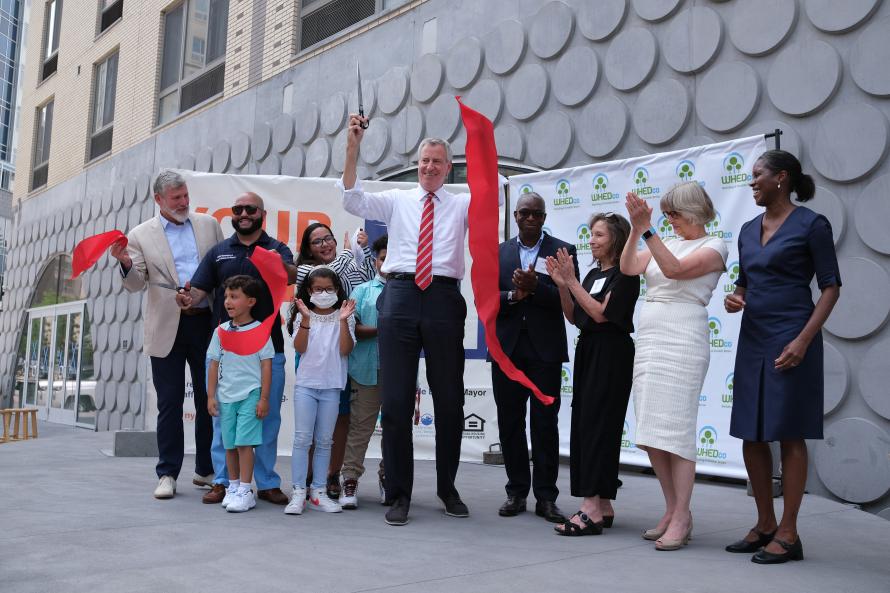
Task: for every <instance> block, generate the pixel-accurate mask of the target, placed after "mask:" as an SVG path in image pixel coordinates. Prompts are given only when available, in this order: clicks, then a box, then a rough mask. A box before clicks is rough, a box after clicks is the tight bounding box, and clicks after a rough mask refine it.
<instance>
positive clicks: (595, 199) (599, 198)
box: [590, 173, 621, 204]
mask: <svg viewBox="0 0 890 593" xmlns="http://www.w3.org/2000/svg"><path fill="white" fill-rule="evenodd" d="M619 199H621V196H619V195H618V194H616V193H614V192H611V191H609V178H608V177H607V176H606V174H605V173H597V174H596V175H594V176H593V193H591V194H590V202H591V203H592V204H602V203H603V202H617V201H618V200H619Z"/></svg>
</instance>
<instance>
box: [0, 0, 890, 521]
mask: <svg viewBox="0 0 890 593" xmlns="http://www.w3.org/2000/svg"><path fill="white" fill-rule="evenodd" d="M30 22H31V23H32V26H31V27H30V30H29V33H28V36H27V47H28V48H29V52H30V56H31V60H30V62H29V64H28V67H27V68H26V69H25V70H24V72H23V86H24V89H23V101H22V118H21V119H22V123H21V132H22V133H21V134H20V139H21V141H20V144H19V158H18V161H17V166H18V173H19V174H18V175H17V176H16V178H15V186H14V187H15V199H16V202H17V208H18V218H17V224H16V227H15V229H14V231H13V241H12V245H11V250H10V254H9V257H8V266H9V273H8V274H7V276H6V278H5V279H4V284H5V288H6V291H7V295H8V297H7V300H8V301H9V304H8V306H6V307H5V310H4V312H3V313H2V314H0V329H2V338H0V385H2V389H3V391H2V395H3V397H5V398H6V401H5V402H4V405H6V404H8V403H10V402H11V403H14V404H16V405H19V404H22V403H25V404H28V405H37V406H39V407H40V408H41V410H42V412H41V413H42V414H43V415H44V416H45V417H47V418H49V419H51V420H55V421H61V422H70V423H76V424H79V425H82V426H89V427H92V428H95V429H97V430H114V429H118V428H121V427H125V428H128V427H141V426H143V424H144V412H145V411H144V409H143V408H144V384H145V381H146V372H147V365H146V363H145V360H143V357H142V356H141V354H140V348H141V336H142V327H141V325H142V312H141V296H140V295H138V294H137V295H131V294H128V293H126V292H123V291H122V289H121V286H120V284H119V282H117V280H116V278H115V277H114V273H113V270H112V269H111V268H112V264H111V263H110V262H109V261H108V260H107V258H106V259H104V260H103V261H101V262H100V264H99V265H98V266H97V268H95V269H94V270H91V271H89V272H87V273H86V274H84V275H83V276H82V277H81V278H80V279H78V280H76V281H69V280H67V277H68V276H70V258H69V257H68V255H67V254H69V253H70V252H71V250H72V248H73V246H74V244H75V243H76V242H77V241H78V240H80V239H81V238H83V237H84V236H89V235H91V234H94V233H96V232H100V231H104V230H108V229H111V228H118V229H121V230H124V231H126V230H129V229H130V228H132V227H133V226H135V225H136V224H138V223H139V222H141V221H142V220H144V219H146V218H148V217H150V216H152V215H154V204H153V201H152V200H151V196H150V193H149V187H150V182H151V179H152V176H153V175H154V174H155V173H156V172H157V171H158V170H159V169H160V168H162V167H179V168H184V169H194V170H200V171H213V172H232V173H261V174H279V173H281V174H287V175H295V176H310V177H320V176H330V177H336V176H338V175H339V174H340V173H341V171H342V167H343V160H344V147H345V126H346V122H347V113H348V112H350V111H353V110H355V108H356V92H355V75H354V72H355V63H356V60H360V62H361V69H362V74H363V76H364V85H363V96H364V107H365V112H366V114H368V115H370V116H371V125H370V127H369V129H368V130H367V133H366V139H365V142H364V144H363V146H362V154H361V162H360V174H361V175H362V176H363V177H367V178H388V177H392V176H394V175H401V176H402V178H408V177H410V175H411V169H412V167H413V165H414V164H413V162H412V158H413V152H414V150H415V149H416V147H417V145H418V143H419V142H420V140H421V139H422V138H423V137H424V136H439V137H444V138H447V139H450V140H451V141H452V142H453V145H454V148H455V154H456V155H457V160H458V161H460V160H461V159H462V157H463V153H464V143H465V136H464V132H463V131H462V129H461V126H460V121H459V114H458V109H457V106H456V104H455V101H454V96H456V95H461V96H463V97H464V99H465V100H466V102H467V103H468V104H469V105H470V106H472V107H475V108H477V109H478V110H480V111H482V112H483V113H484V114H486V115H487V116H488V117H489V118H490V119H491V120H492V121H493V122H494V123H495V130H496V139H497V145H498V152H499V155H500V158H501V161H502V164H503V165H504V166H505V167H512V168H515V169H517V170H535V169H553V168H560V167H569V166H576V165H582V164H587V163H590V162H597V161H606V160H613V159H618V158H623V157H628V156H637V155H642V154H648V153H654V152H661V151H665V150H672V149H679V148H685V147H689V146H695V145H698V144H704V143H710V142H714V141H720V140H726V139H730V138H734V137H740V136H748V135H753V134H758V133H766V132H771V131H772V130H774V129H776V128H779V129H781V130H782V132H783V133H782V136H781V143H782V148H785V149H787V150H790V151H791V152H793V153H795V154H797V155H798V156H799V157H800V158H801V160H802V162H803V163H804V167H805V170H806V171H808V172H810V173H812V174H813V175H814V177H815V179H816V183H817V186H818V191H817V197H816V199H815V200H814V201H813V202H811V203H809V204H808V206H811V207H812V208H813V209H815V210H817V211H819V212H821V213H823V214H825V215H826V216H827V217H828V218H829V219H830V220H831V222H832V225H833V228H834V232H835V241H836V244H837V248H838V253H839V257H840V263H841V270H842V276H843V280H844V288H843V290H842V296H841V300H840V302H839V303H838V306H837V308H836V309H835V311H834V313H833V314H832V316H831V319H829V321H828V323H827V324H826V331H825V341H826V406H825V413H826V434H827V436H828V437H829V438H828V439H826V441H824V442H823V443H822V444H820V445H819V446H817V447H814V449H813V455H812V457H813V465H814V470H815V471H813V473H812V476H813V477H812V480H811V482H812V486H811V491H816V492H821V493H825V494H831V495H833V496H836V497H838V498H841V499H843V500H846V501H849V502H852V503H857V504H863V505H865V507H866V508H868V509H869V510H872V511H874V512H883V513H886V514H890V497H888V492H890V458H888V455H887V450H886V448H887V443H888V442H890V435H888V431H890V388H888V385H890V370H888V365H887V364H886V361H887V360H890V337H888V334H887V330H886V323H887V319H888V316H890V299H887V298H886V295H887V294H890V234H888V233H887V232H886V228H887V227H888V226H890V165H888V164H887V162H886V158H885V157H886V155H887V151H888V146H890V123H888V117H890V69H888V68H887V67H886V64H887V63H888V62H890V44H888V43H887V41H886V40H887V39H890V4H888V3H886V2H880V1H879V0H861V1H857V2H828V1H827V0H728V1H717V0H708V1H704V0H599V1H597V2H589V1H586V0H564V1H559V0H555V1H548V0H522V1H520V0H489V1H486V2H477V1H473V0H354V1H346V0H173V1H171V0H141V1H140V2H135V0H99V1H97V0H64V2H63V0H33V2H32V6H31V11H30ZM850 459H855V460H856V462H855V463H850V462H849V460H850Z"/></svg>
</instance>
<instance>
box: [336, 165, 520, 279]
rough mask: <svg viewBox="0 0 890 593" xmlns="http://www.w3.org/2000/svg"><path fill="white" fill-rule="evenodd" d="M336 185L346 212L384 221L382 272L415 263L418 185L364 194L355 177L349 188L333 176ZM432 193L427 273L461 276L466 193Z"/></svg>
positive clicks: (410, 270) (422, 192) (412, 267)
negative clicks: (385, 237) (430, 251)
mask: <svg viewBox="0 0 890 593" xmlns="http://www.w3.org/2000/svg"><path fill="white" fill-rule="evenodd" d="M499 179H500V182H501V190H500V191H499V192H498V204H499V205H500V204H503V203H504V192H503V183H505V182H506V180H505V179H504V178H503V177H500V178H499ZM337 186H338V187H339V188H340V189H341V190H343V207H344V208H345V209H346V211H347V212H349V213H351V214H355V215H356V216H361V217H362V218H365V219H370V220H379V221H380V222H385V223H386V225H387V232H388V234H389V241H388V243H387V247H386V262H384V264H383V269H382V270H383V272H384V273H387V274H391V273H394V272H402V273H408V274H413V273H414V272H415V269H416V267H417V240H418V238H419V235H420V216H421V214H422V212H423V204H424V199H425V198H426V194H427V192H426V190H424V189H423V188H422V187H420V185H418V186H417V187H415V188H412V189H390V190H386V191H382V192H379V193H369V192H366V191H364V190H363V189H362V184H361V181H358V180H356V182H355V185H354V186H353V187H352V189H346V188H345V187H344V186H343V180H342V179H341V180H338V181H337ZM433 193H434V194H435V195H436V197H435V205H436V206H435V210H434V214H433V275H434V276H448V277H449V278H457V279H458V280H461V279H463V277H464V272H465V265H464V251H465V248H464V238H465V237H466V235H467V228H468V226H467V215H468V212H469V208H470V194H468V193H461V194H452V193H451V192H449V191H447V190H446V189H445V188H444V187H440V188H439V189H438V190H436V191H435V192H433Z"/></svg>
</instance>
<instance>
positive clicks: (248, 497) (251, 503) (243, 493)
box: [226, 488, 256, 513]
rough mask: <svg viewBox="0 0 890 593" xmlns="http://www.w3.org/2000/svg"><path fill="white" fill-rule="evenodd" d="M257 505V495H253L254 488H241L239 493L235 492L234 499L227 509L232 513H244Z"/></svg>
mask: <svg viewBox="0 0 890 593" xmlns="http://www.w3.org/2000/svg"><path fill="white" fill-rule="evenodd" d="M255 506H256V497H255V496H254V495H253V490H241V489H240V488H239V489H238V493H237V494H235V497H234V499H233V500H232V502H230V503H229V506H227V507H226V510H227V511H229V512H230V513H243V512H245V511H249V510H250V509H252V508H253V507H255Z"/></svg>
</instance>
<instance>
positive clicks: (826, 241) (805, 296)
mask: <svg viewBox="0 0 890 593" xmlns="http://www.w3.org/2000/svg"><path fill="white" fill-rule="evenodd" d="M752 175H753V178H752V181H751V189H753V190H754V201H755V202H756V203H757V205H758V206H762V207H764V208H765V209H766V210H765V212H764V213H763V214H760V215H759V216H757V217H756V218H754V219H752V220H749V221H748V222H746V223H745V224H744V225H743V226H742V230H741V231H740V232H739V275H738V280H736V289H735V292H734V293H733V294H730V295H728V296H727V297H726V300H725V301H724V306H725V308H726V311H727V312H729V313H737V312H739V311H743V310H744V314H743V316H742V327H741V330H740V332H739V342H738V348H737V350H736V363H735V383H734V385H733V391H734V393H733V406H732V421H731V423H730V429H729V433H730V434H731V435H732V436H734V437H736V438H739V439H743V440H744V444H743V446H742V451H743V454H744V457H745V467H746V468H747V470H748V477H749V479H750V480H751V488H752V489H753V491H754V500H755V502H756V504H757V525H756V526H754V528H753V529H751V531H749V532H748V534H747V535H746V536H745V538H744V539H742V540H739V541H737V542H735V543H733V544H730V545H729V546H727V547H726V551H728V552H737V553H749V554H750V553H752V552H756V554H754V556H753V557H752V558H751V559H752V561H754V562H757V563H759V564H776V563H780V562H786V561H788V560H802V559H803V546H802V545H801V542H800V537H799V536H798V534H797V512H798V510H799V509H800V503H801V499H802V498H803V493H804V487H805V485H806V480H807V445H806V441H805V440H804V439H821V438H822V400H823V385H824V376H823V369H822V364H823V363H822V356H823V353H822V331H821V330H822V325H823V324H824V323H825V320H826V319H827V318H828V315H829V314H830V313H831V310H832V308H833V307H834V304H835V303H836V302H837V299H838V296H839V295H840V286H841V277H840V272H839V271H838V265H837V256H836V255H835V252H834V242H833V241H832V235H831V224H829V222H828V219H826V218H825V217H824V216H822V215H821V214H816V213H815V212H813V211H812V210H810V209H809V208H804V207H801V206H795V205H794V204H793V203H792V202H791V195H790V194H791V192H795V193H796V194H797V200H798V201H800V202H805V201H807V200H809V199H810V198H812V197H813V194H814V193H815V186H814V184H813V179H812V178H811V177H810V176H809V175H804V174H803V172H802V171H801V167H800V162H799V161H798V160H797V158H795V157H794V156H793V155H792V154H789V153H787V152H785V151H783V150H770V151H767V152H765V153H763V154H762V155H761V156H760V157H759V158H758V159H757V161H756V162H755V163H754V168H753V171H752ZM814 276H815V278H816V283H817V284H818V286H819V289H820V290H821V291H822V294H821V296H820V297H819V300H818V302H817V303H815V304H813V296H812V292H811V289H810V283H811V282H812V281H813V277H814ZM769 441H780V442H781V444H782V490H783V497H784V502H785V506H784V511H783V513H782V522H781V523H779V524H778V525H777V524H776V515H775V511H774V510H773V499H772V466H773V463H772V455H771V452H770V448H769ZM761 548H762V549H761Z"/></svg>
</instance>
